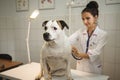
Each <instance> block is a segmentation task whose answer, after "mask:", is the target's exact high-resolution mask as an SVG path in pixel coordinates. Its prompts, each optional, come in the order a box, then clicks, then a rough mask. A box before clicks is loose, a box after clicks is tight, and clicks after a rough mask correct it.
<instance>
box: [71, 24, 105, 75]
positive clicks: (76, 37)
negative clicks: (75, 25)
mask: <svg viewBox="0 0 120 80" xmlns="http://www.w3.org/2000/svg"><path fill="white" fill-rule="evenodd" d="M106 36H107V33H106V32H105V31H103V30H101V29H100V28H99V27H98V26H97V27H96V29H95V30H94V32H93V34H92V35H91V37H90V41H89V48H88V52H87V54H88V55H89V58H90V59H82V60H77V67H76V69H77V70H81V71H85V72H92V73H101V71H102V64H101V61H100V54H101V52H102V51H103V47H104V45H105V44H106V41H107V40H106ZM87 39H88V34H87V30H86V29H81V30H78V31H76V32H75V33H74V34H72V35H71V36H70V37H69V40H70V43H71V45H74V46H76V47H77V49H78V50H79V51H80V52H82V53H85V51H86V42H87Z"/></svg>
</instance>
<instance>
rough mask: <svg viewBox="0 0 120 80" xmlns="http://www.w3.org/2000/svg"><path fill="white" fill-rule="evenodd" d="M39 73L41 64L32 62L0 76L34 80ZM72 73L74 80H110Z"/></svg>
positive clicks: (12, 79)
mask: <svg viewBox="0 0 120 80" xmlns="http://www.w3.org/2000/svg"><path fill="white" fill-rule="evenodd" d="M39 71H40V64H39V63H36V62H32V63H28V64H25V65H22V66H19V67H16V68H13V69H10V70H7V71H4V72H1V73H0V76H2V77H5V78H8V79H11V80H34V79H35V77H36V76H37V75H38V74H39ZM71 73H72V77H73V79H74V80H108V78H109V77H108V76H106V75H100V74H93V73H87V72H82V71H78V70H73V69H71ZM43 80H44V79H43ZM57 80H58V79H57Z"/></svg>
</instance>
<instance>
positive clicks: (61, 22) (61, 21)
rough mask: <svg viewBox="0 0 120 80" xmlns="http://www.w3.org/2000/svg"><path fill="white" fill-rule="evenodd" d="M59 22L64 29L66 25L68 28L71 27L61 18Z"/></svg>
mask: <svg viewBox="0 0 120 80" xmlns="http://www.w3.org/2000/svg"><path fill="white" fill-rule="evenodd" d="M59 22H60V24H61V26H62V29H64V27H66V28H67V29H69V27H68V25H67V24H66V22H65V21H63V20H59Z"/></svg>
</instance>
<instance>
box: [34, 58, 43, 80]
mask: <svg viewBox="0 0 120 80" xmlns="http://www.w3.org/2000/svg"><path fill="white" fill-rule="evenodd" d="M40 65H41V66H40V73H39V74H38V75H37V77H36V78H35V80H40V79H41V78H42V77H43V64H42V59H41V60H40Z"/></svg>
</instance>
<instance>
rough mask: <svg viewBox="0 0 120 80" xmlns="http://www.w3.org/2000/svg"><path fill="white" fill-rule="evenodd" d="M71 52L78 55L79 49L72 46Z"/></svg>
mask: <svg viewBox="0 0 120 80" xmlns="http://www.w3.org/2000/svg"><path fill="white" fill-rule="evenodd" d="M72 54H73V55H75V56H79V51H78V50H77V48H76V47H74V46H72Z"/></svg>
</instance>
